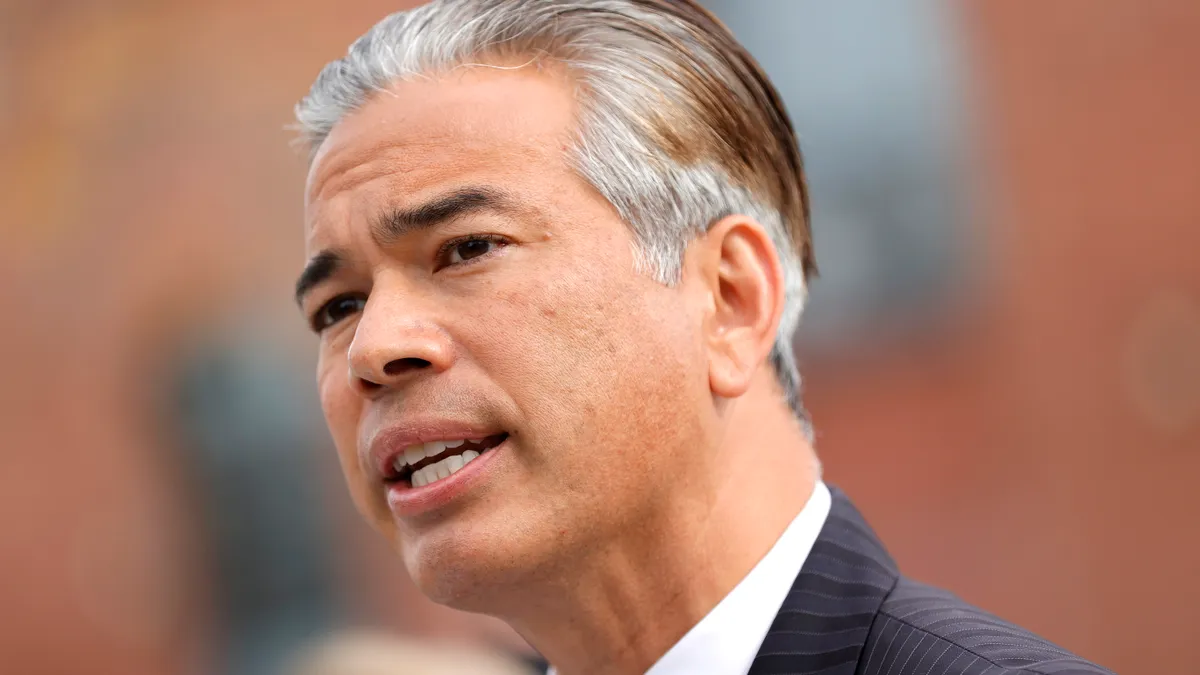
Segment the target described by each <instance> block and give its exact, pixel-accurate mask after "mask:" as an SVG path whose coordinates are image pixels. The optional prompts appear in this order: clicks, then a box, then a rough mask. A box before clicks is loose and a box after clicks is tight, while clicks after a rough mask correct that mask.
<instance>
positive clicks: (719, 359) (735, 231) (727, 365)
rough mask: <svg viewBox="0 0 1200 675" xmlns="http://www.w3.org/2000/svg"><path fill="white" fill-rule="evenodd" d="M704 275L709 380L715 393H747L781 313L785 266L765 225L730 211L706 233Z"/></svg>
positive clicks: (772, 338)
mask: <svg viewBox="0 0 1200 675" xmlns="http://www.w3.org/2000/svg"><path fill="white" fill-rule="evenodd" d="M704 240H705V241H704V244H705V249H706V253H707V255H706V256H704V260H703V262H704V263H707V264H705V265H704V267H706V268H707V269H706V270H705V274H704V278H705V280H706V283H707V284H708V286H709V289H708V290H709V292H710V294H711V298H712V314H711V317H710V319H709V321H708V322H707V325H706V335H705V339H706V342H707V347H708V352H709V384H710V387H711V388H712V392H713V394H714V395H716V396H721V397H724V398H736V397H738V396H741V395H743V394H745V393H746V391H747V390H748V389H749V388H750V385H751V383H752V382H753V381H754V375H755V373H757V372H758V369H759V368H760V367H761V366H762V365H763V364H764V362H765V361H766V360H767V357H768V355H769V354H770V351H771V347H772V345H773V344H774V341H775V333H776V331H777V329H778V326H779V319H780V315H781V314H782V311H783V302H784V287H783V270H782V267H781V266H780V263H779V255H778V254H777V252H776V251H775V246H774V244H773V243H772V242H771V238H770V236H769V235H768V234H767V232H766V229H765V228H764V227H763V226H762V225H761V224H759V223H758V222H756V221H755V220H753V219H752V218H750V217H748V216H743V215H732V216H728V217H726V218H723V219H721V220H720V221H718V222H717V223H716V224H714V225H713V226H712V227H711V228H710V229H709V231H708V233H707V234H706V235H705V237H704Z"/></svg>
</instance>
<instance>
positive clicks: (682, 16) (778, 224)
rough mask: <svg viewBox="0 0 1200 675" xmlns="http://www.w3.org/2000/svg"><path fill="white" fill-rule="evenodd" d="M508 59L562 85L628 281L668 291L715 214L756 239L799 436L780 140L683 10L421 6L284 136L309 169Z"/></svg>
mask: <svg viewBox="0 0 1200 675" xmlns="http://www.w3.org/2000/svg"><path fill="white" fill-rule="evenodd" d="M514 63H515V64H521V63H527V64H529V65H531V66H536V65H542V64H545V65H554V66H558V67H560V68H563V69H564V71H565V72H566V73H567V75H568V77H569V78H570V79H571V80H572V84H573V86H574V87H575V91H576V97H577V106H578V120H577V125H576V127H577V128H576V130H575V139H574V142H573V144H572V147H571V148H570V159H571V161H572V163H573V165H574V168H575V170H577V171H578V172H579V174H580V175H581V176H582V177H583V178H584V179H585V180H586V181H588V182H589V183H591V185H592V186H594V187H595V188H596V189H597V190H598V191H599V192H600V194H602V195H603V196H604V197H605V198H606V199H607V200H608V201H609V202H611V203H612V205H613V206H614V207H615V208H616V210H617V212H618V214H619V215H620V216H621V218H622V219H623V220H624V221H625V223H626V224H627V225H628V226H629V227H630V228H631V230H632V232H633V235H634V239H635V241H636V243H637V250H636V254H637V255H636V259H637V262H638V266H639V268H640V270H641V271H642V272H644V273H646V274H650V275H652V276H653V277H654V278H655V279H657V280H658V281H659V282H661V283H663V284H674V283H677V282H678V281H679V279H680V275H681V271H682V265H683V257H684V252H685V250H686V248H687V246H688V244H689V243H690V242H691V241H692V240H693V239H694V238H696V237H697V236H699V235H701V234H703V233H704V232H706V231H707V230H708V228H709V227H710V226H711V225H712V224H713V223H715V222H716V221H718V220H720V219H721V218H723V217H725V216H728V215H731V214H740V215H745V216H749V217H751V218H753V219H754V220H756V221H758V222H759V223H760V224H761V225H762V226H763V227H764V228H766V230H767V232H769V233H770V236H771V240H772V242H773V243H774V245H775V248H776V250H777V253H778V255H779V258H780V262H781V263H782V267H783V281H784V286H785V295H786V300H785V304H784V309H783V316H782V320H781V321H780V324H779V332H778V334H777V335H776V338H775V344H774V347H773V348H772V351H771V357H770V361H771V365H772V367H773V368H774V369H775V373H776V375H777V378H778V380H779V384H780V385H781V387H782V389H783V392H784V395H785V397H786V399H787V403H788V405H789V406H790V407H791V408H792V410H793V411H794V412H795V414H796V416H797V418H798V419H799V420H800V421H801V423H802V424H803V425H804V426H805V429H806V430H807V431H808V432H809V433H810V434H811V428H810V427H809V424H808V416H807V414H806V413H805V411H804V407H803V404H802V402H801V397H800V374H799V371H798V369H797V366H796V359H795V355H794V352H793V350H792V338H793V336H794V334H795V332H796V326H797V324H798V323H799V321H800V313H801V310H802V309H803V306H804V300H805V295H806V288H807V280H808V278H809V277H810V276H812V275H813V274H814V273H815V272H816V264H815V260H814V258H813V248H812V237H811V234H810V230H809V206H808V194H807V188H806V186H805V177H804V168H803V162H802V160H801V156H800V150H799V147H798V146H797V142H796V135H795V131H794V130H793V128H792V123H791V121H790V120H789V119H788V116H787V112H786V111H785V110H784V107H783V103H782V101H781V100H780V97H779V94H778V93H777V92H776V91H775V88H774V87H773V86H772V85H771V83H770V81H769V80H768V79H767V77H766V75H765V74H764V73H763V71H762V69H761V68H760V67H759V65H758V63H757V62H755V60H754V59H753V58H752V57H751V56H750V54H749V53H748V52H747V51H746V50H745V48H743V47H742V46H741V45H740V44H739V43H738V42H737V40H736V39H735V38H734V37H733V35H732V34H731V33H730V32H729V30H728V29H727V28H726V27H725V26H724V25H723V24H722V23H721V22H720V21H719V20H718V19H717V18H716V17H714V16H713V15H712V14H711V13H709V12H708V11H707V10H705V9H704V8H702V7H700V6H699V5H697V4H696V3H695V2H694V1H693V0H520V1H519V2H517V1H514V0H436V1H435V2H432V3H430V4H427V5H423V6H421V7H418V8H416V9H412V10H409V11H404V12H396V13H395V14H392V15H390V16H388V17H386V18H385V19H383V20H382V21H380V22H379V23H377V24H375V26H374V27H372V28H371V29H370V30H369V31H367V33H366V34H365V35H363V36H362V37H360V38H359V39H358V40H356V41H355V42H354V44H352V45H351V46H350V50H349V52H348V53H347V54H346V56H344V57H342V58H341V59H338V60H336V61H333V62H332V63H330V64H328V65H327V66H325V68H324V69H323V70H322V71H321V74H320V75H319V76H318V77H317V80H316V82H315V83H313V86H312V89H311V91H309V93H308V95H307V96H306V97H305V98H304V99H303V100H302V101H300V103H299V104H298V105H297V106H296V118H297V120H298V122H299V125H298V126H299V128H300V130H301V133H302V135H303V140H304V142H305V143H306V144H307V145H308V148H309V151H310V157H311V156H313V155H315V153H316V151H317V149H318V148H319V147H320V146H321V144H322V143H323V142H324V140H325V138H326V137H327V136H328V135H329V133H330V131H331V130H332V129H333V127H334V126H335V125H336V124H337V123H338V122H339V121H340V120H341V119H342V118H343V117H345V116H346V115H347V114H349V113H351V112H353V111H355V110H357V109H358V108H360V107H362V106H363V104H364V103H366V102H367V101H368V100H370V99H371V97H372V95H374V94H375V93H377V92H380V91H384V90H387V89H388V88H389V87H390V86H391V85H393V84H394V83H395V82H397V81H401V80H405V79H413V78H419V77H430V76H437V75H438V74H442V73H446V72H448V71H451V70H454V69H457V68H463V67H468V66H473V65H492V66H500V65H505V66H511V64H514Z"/></svg>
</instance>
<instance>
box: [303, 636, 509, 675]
mask: <svg viewBox="0 0 1200 675" xmlns="http://www.w3.org/2000/svg"><path fill="white" fill-rule="evenodd" d="M284 672H285V673H286V675H533V670H532V669H531V668H530V667H529V666H527V665H525V664H523V663H521V662H520V661H518V660H516V659H514V658H510V657H507V656H504V655H501V654H495V653H491V652H486V651H482V650H479V649H476V648H468V647H463V646H460V645H456V644H454V643H451V642H434V641H417V640H413V639H411V638H401V637H396V636H390V635H385V634H382V633H372V632H350V633H344V634H340V635H334V636H331V637H329V638H326V639H325V640H323V641H321V642H319V643H317V644H316V645H314V646H312V647H310V648H309V649H307V650H305V651H304V652H302V653H301V654H300V656H299V657H298V658H297V659H296V661H295V662H294V663H293V665H292V667H291V668H289V669H287V670H285V671H284Z"/></svg>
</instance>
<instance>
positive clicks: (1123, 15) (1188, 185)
mask: <svg viewBox="0 0 1200 675" xmlns="http://www.w3.org/2000/svg"><path fill="white" fill-rule="evenodd" d="M963 18H964V28H965V33H966V40H965V43H966V45H967V48H968V51H969V52H970V53H971V54H972V56H973V69H972V71H971V75H970V79H969V82H970V85H971V88H972V89H973V90H974V92H975V100H974V101H973V102H972V103H973V104H974V105H973V109H974V110H975V111H976V113H977V119H976V120H975V128H976V131H977V143H978V148H977V150H978V153H979V159H980V161H981V164H982V166H981V169H982V176H981V183H982V184H981V186H980V188H981V194H982V196H983V198H982V200H981V203H980V205H979V206H980V209H979V210H980V218H981V221H982V222H981V225H982V226H983V227H984V229H985V231H986V233H987V234H986V237H987V241H986V254H987V256H988V258H989V260H988V264H989V270H988V273H989V275H990V276H991V279H992V282H991V293H990V297H988V298H985V300H984V301H983V302H982V303H981V305H980V306H979V307H978V308H977V315H976V316H975V317H973V318H972V319H971V320H969V321H966V322H964V324H963V325H962V326H961V327H960V328H959V329H958V331H957V332H953V333H951V334H948V335H945V336H942V337H941V338H940V339H935V340H931V341H930V343H928V344H921V345H908V346H905V347H903V348H901V349H899V350H896V351H893V352H889V353H884V354H878V355H874V356H870V357H865V358H864V362H863V363H862V364H861V365H860V366H859V367H858V368H857V369H856V370H857V372H850V371H849V370H848V369H846V368H839V369H837V370H830V371H825V370H824V369H822V368H821V364H813V367H812V368H811V370H812V376H811V377H810V379H809V382H808V387H809V391H810V392H811V393H810V396H811V399H812V407H813V409H814V415H815V417H816V423H817V426H818V428H819V429H821V430H823V431H824V437H823V439H822V445H821V449H822V455H823V457H824V458H825V461H826V465H827V467H828V475H829V477H830V478H831V479H832V480H834V481H836V482H839V483H841V484H843V485H844V486H846V487H847V488H848V489H849V490H850V491H851V493H852V494H854V495H855V496H856V497H857V499H858V500H859V501H860V502H862V506H863V507H864V510H865V511H866V513H867V515H868V517H870V518H871V519H872V520H873V522H874V523H875V524H876V525H877V527H878V528H879V529H880V530H881V531H882V532H883V534H884V535H885V539H887V540H888V541H889V542H890V545H891V547H892V549H893V553H894V554H896V556H897V558H898V559H899V561H900V562H901V564H902V566H903V567H904V568H905V569H906V570H907V571H908V572H909V573H911V574H914V575H916V576H917V577H919V578H923V579H926V580H929V581H932V582H935V583H939V584H942V585H947V586H949V587H951V588H952V589H954V590H955V591H957V592H959V593H960V594H962V595H964V596H965V597H966V598H968V599H969V600H972V601H975V602H977V603H980V604H982V605H984V606H986V607H987V608H989V609H991V610H993V611H995V612H996V613H999V614H1000V615H1002V616H1005V617H1006V618H1010V619H1013V620H1016V621H1018V622H1020V623H1023V624H1025V625H1027V626H1029V627H1030V628H1033V629H1035V630H1037V631H1039V632H1042V633H1044V634H1046V635H1048V636H1050V637H1052V638H1054V639H1055V640H1057V641H1060V642H1062V643H1064V644H1065V645H1066V646H1068V647H1070V648H1073V649H1076V650H1079V651H1082V652H1084V653H1085V654H1087V655H1088V656H1091V657H1093V658H1095V659H1097V660H1100V661H1101V662H1103V663H1105V664H1106V665H1109V666H1110V667H1113V668H1114V669H1116V670H1117V671H1118V672H1120V673H1123V674H1124V673H1130V674H1134V675H1136V674H1139V673H1145V674H1147V675H1148V674H1153V673H1200V667H1197V666H1196V663H1195V661H1196V659H1195V656H1194V655H1193V654H1192V650H1193V648H1194V646H1193V644H1192V642H1193V640H1194V639H1195V638H1196V637H1197V636H1200V609H1198V608H1200V581H1197V579H1196V574H1195V572H1196V571H1197V570H1200V537H1197V535H1196V527H1195V525H1194V520H1195V518H1196V517H1197V515H1200V494H1198V493H1197V492H1196V489H1195V484H1196V480H1197V477H1200V200H1197V194H1198V192H1197V190H1198V186H1200V128H1198V127H1197V122H1196V121H1197V120H1200V39H1198V38H1200V3H1196V2H1194V1H1192V0H1106V1H1105V2H1091V1H1088V0H1054V2H1041V1H1034V0H1017V1H1014V0H986V1H978V2H972V3H967V4H966V5H965V11H964V13H963ZM963 542H968V543H971V544H973V545H974V547H973V549H964V548H962V547H961V544H962V543H963Z"/></svg>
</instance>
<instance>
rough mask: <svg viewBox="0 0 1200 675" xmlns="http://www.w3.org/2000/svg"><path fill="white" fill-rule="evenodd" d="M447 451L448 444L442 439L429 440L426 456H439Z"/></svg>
mask: <svg viewBox="0 0 1200 675" xmlns="http://www.w3.org/2000/svg"><path fill="white" fill-rule="evenodd" d="M445 451H446V444H445V443H443V442H442V441H429V442H428V443H426V444H425V456H426V457H437V456H438V455H440V454H442V453H443V452H445Z"/></svg>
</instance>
